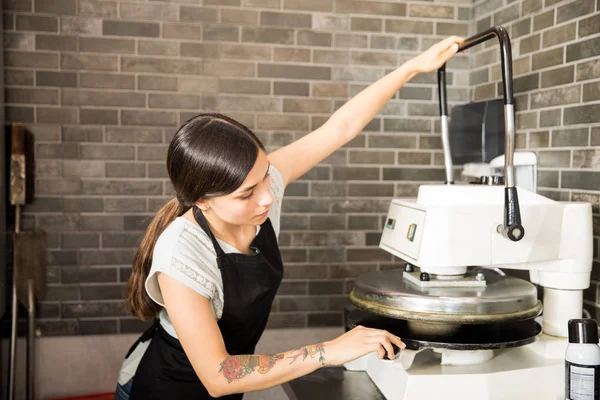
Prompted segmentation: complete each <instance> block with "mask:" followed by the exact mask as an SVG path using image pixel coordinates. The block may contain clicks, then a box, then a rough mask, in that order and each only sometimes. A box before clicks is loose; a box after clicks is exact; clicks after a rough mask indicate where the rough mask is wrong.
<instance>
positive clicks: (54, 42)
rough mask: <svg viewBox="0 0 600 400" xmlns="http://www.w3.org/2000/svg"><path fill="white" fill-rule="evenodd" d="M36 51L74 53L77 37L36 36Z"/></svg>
mask: <svg viewBox="0 0 600 400" xmlns="http://www.w3.org/2000/svg"><path fill="white" fill-rule="evenodd" d="M35 46H36V49H37V50H61V51H76V50H77V37H75V36H58V35H39V34H38V35H36V42H35Z"/></svg>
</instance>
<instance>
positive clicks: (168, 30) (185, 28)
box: [162, 23, 202, 40]
mask: <svg viewBox="0 0 600 400" xmlns="http://www.w3.org/2000/svg"><path fill="white" fill-rule="evenodd" d="M162 29H163V30H162V37H163V38H165V39H184V40H200V39H201V38H202V26H200V25H192V24H189V25H188V24H181V23H175V24H169V23H164V24H163V27H162Z"/></svg>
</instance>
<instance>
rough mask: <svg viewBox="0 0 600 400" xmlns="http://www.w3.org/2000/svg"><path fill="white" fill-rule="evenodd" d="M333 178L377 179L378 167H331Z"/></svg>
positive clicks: (340, 179) (345, 179) (344, 179)
mask: <svg viewBox="0 0 600 400" xmlns="http://www.w3.org/2000/svg"><path fill="white" fill-rule="evenodd" d="M333 179H334V180H339V181H347V180H378V179H379V168H376V167H341V166H335V167H333Z"/></svg>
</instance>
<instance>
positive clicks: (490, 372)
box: [345, 334, 568, 400]
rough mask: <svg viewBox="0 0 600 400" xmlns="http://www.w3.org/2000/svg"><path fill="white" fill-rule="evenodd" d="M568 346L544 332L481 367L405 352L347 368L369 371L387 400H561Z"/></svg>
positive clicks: (426, 353)
mask: <svg viewBox="0 0 600 400" xmlns="http://www.w3.org/2000/svg"><path fill="white" fill-rule="evenodd" d="M567 344H568V343H567V340H566V339H565V338H555V337H552V336H547V335H543V334H542V335H540V336H539V337H538V340H537V341H536V342H534V343H531V344H529V345H527V346H522V347H518V348H511V349H500V350H495V351H494V352H495V357H494V358H493V359H491V360H489V361H486V362H483V363H481V364H477V365H463V366H447V365H441V363H440V362H441V355H440V354H438V353H436V352H433V351H431V350H429V349H428V350H422V351H412V350H403V351H402V352H401V353H400V356H399V357H398V358H397V359H396V360H393V361H384V360H380V359H378V358H377V356H376V354H374V353H372V354H369V355H366V356H364V357H361V358H359V359H357V360H354V361H352V362H350V363H347V364H346V365H345V367H346V369H348V370H351V371H366V372H367V374H368V375H369V377H370V378H371V379H372V380H373V382H374V383H375V385H376V386H377V387H378V388H379V390H380V391H381V392H382V393H383V395H384V396H385V397H386V399H387V400H431V399H442V398H443V399H444V400H505V399H511V400H521V399H522V400H559V399H564V371H565V369H564V368H565V364H564V354H565V349H566V347H567ZM402 353H404V354H402Z"/></svg>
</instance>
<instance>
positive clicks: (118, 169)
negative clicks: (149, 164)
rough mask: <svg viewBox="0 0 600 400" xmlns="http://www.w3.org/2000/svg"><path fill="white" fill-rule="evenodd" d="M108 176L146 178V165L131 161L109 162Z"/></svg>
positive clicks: (107, 166)
mask: <svg viewBox="0 0 600 400" xmlns="http://www.w3.org/2000/svg"><path fill="white" fill-rule="evenodd" d="M106 177H107V178H145V177H146V166H145V165H144V164H138V163H135V164H131V162H130V163H127V164H125V163H115V162H111V163H107V164H106Z"/></svg>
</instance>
